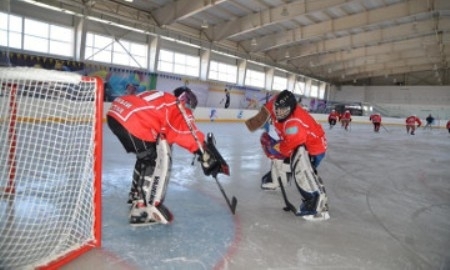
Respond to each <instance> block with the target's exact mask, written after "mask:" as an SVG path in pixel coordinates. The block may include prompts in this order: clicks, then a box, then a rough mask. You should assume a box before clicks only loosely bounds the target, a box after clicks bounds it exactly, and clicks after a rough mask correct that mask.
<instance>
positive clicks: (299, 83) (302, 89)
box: [294, 81, 306, 96]
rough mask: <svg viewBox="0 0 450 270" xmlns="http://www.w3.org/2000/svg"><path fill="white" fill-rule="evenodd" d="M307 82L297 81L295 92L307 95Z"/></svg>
mask: <svg viewBox="0 0 450 270" xmlns="http://www.w3.org/2000/svg"><path fill="white" fill-rule="evenodd" d="M305 88H306V84H305V82H303V81H297V82H296V83H295V87H294V94H299V95H302V96H304V95H305V92H306V91H305Z"/></svg>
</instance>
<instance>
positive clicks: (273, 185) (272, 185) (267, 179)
mask: <svg viewBox="0 0 450 270" xmlns="http://www.w3.org/2000/svg"><path fill="white" fill-rule="evenodd" d="M279 187H280V185H279V184H278V181H276V182H274V181H273V179H272V175H271V171H269V172H268V173H266V174H265V175H264V176H263V177H262V178H261V189H263V190H276V189H278V188H279Z"/></svg>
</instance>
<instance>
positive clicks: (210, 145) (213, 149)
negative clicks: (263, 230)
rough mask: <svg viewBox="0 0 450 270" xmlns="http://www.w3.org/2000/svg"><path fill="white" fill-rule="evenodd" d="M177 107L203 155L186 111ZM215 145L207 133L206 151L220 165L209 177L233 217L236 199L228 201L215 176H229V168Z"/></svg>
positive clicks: (212, 136)
mask: <svg viewBox="0 0 450 270" xmlns="http://www.w3.org/2000/svg"><path fill="white" fill-rule="evenodd" d="M177 106H178V109H179V110H180V112H181V114H182V115H183V118H184V121H185V122H186V124H187V125H188V127H189V130H190V132H191V134H192V136H193V137H194V140H195V142H196V143H197V145H198V149H199V150H200V152H201V153H202V154H203V153H204V152H205V150H204V149H203V146H202V144H201V143H200V141H199V139H198V137H197V135H196V134H195V132H194V129H193V127H192V125H191V122H190V121H189V119H188V117H187V114H186V110H185V109H184V108H183V106H181V104H180V102H178V103H177ZM215 144H216V142H215V139H214V135H213V134H212V133H211V132H209V133H208V134H207V139H206V145H207V147H208V150H210V151H211V152H212V155H213V156H214V158H216V159H217V161H218V162H219V163H220V167H219V170H217V171H214V172H212V174H211V175H212V176H213V178H214V180H216V183H217V185H218V186H219V189H220V192H221V193H222V195H223V197H224V198H225V201H226V202H227V204H228V207H229V208H230V211H231V213H232V214H233V215H234V214H235V213H236V206H237V199H236V197H234V196H233V197H232V198H231V201H230V199H229V198H228V196H227V194H226V193H225V190H224V189H223V187H222V185H221V184H220V182H219V179H217V174H219V173H223V174H225V175H230V167H229V166H228V164H227V163H226V161H225V160H224V159H223V157H222V155H220V153H219V151H218V150H217V148H216V146H215Z"/></svg>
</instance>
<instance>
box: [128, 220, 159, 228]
mask: <svg viewBox="0 0 450 270" xmlns="http://www.w3.org/2000/svg"><path fill="white" fill-rule="evenodd" d="M155 224H162V223H161V222H157V221H156V220H149V221H146V222H140V223H130V225H131V226H132V227H146V226H152V225H155Z"/></svg>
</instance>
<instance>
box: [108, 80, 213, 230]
mask: <svg viewBox="0 0 450 270" xmlns="http://www.w3.org/2000/svg"><path fill="white" fill-rule="evenodd" d="M196 106H197V97H196V96H195V94H194V93H193V92H192V91H191V89H189V88H187V87H179V88H177V89H175V90H174V95H172V94H170V93H166V92H162V91H156V90H153V91H145V92H142V93H139V94H136V95H126V96H121V97H117V98H116V99H115V100H114V101H113V103H112V104H111V108H110V109H109V111H108V113H107V121H108V126H109V128H110V129H111V131H112V132H113V133H114V134H115V135H116V136H117V137H118V139H119V140H120V142H121V143H122V145H123V147H124V148H125V150H126V152H127V153H134V154H135V155H136V163H135V166H134V173H133V180H132V186H131V191H130V194H129V202H130V203H132V206H131V210H130V223H131V224H132V225H139V224H151V223H155V222H158V223H163V224H167V223H170V222H172V220H173V215H172V213H171V212H170V211H169V210H168V209H167V207H166V206H164V204H163V203H164V197H165V194H166V189H167V186H168V181H169V177H170V169H171V162H172V158H171V146H172V144H173V143H176V144H177V145H179V146H181V147H183V148H185V149H186V150H188V151H190V152H191V153H196V154H198V155H199V161H200V163H201V166H202V169H203V171H204V173H205V175H209V174H211V172H212V171H214V170H216V169H217V165H218V164H217V161H216V160H215V159H214V158H213V157H212V156H211V155H210V152H209V150H208V149H207V147H206V145H203V150H204V151H203V153H201V152H200V151H199V149H200V145H201V143H199V141H200V142H204V140H205V135H204V134H203V133H202V132H201V131H200V130H198V129H197V127H196V125H195V123H194V117H193V115H192V111H193V110H194V109H195V107H196ZM191 129H192V130H191ZM194 132H195V134H196V136H197V139H196V138H194V135H193V133H194Z"/></svg>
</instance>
